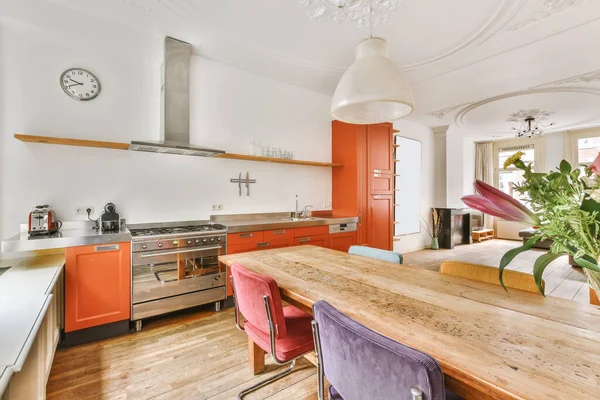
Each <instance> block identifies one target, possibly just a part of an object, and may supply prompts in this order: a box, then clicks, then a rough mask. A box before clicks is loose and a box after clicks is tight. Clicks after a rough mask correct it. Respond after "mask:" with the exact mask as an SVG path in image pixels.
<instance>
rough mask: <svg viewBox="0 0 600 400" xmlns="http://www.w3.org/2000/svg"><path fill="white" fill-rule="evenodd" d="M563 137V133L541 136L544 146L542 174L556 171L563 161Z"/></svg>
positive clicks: (564, 134)
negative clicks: (544, 162)
mask: <svg viewBox="0 0 600 400" xmlns="http://www.w3.org/2000/svg"><path fill="white" fill-rule="evenodd" d="M565 136H566V133H565V132H556V133H549V134H547V135H544V136H543V138H544V142H545V144H546V157H545V158H546V170H545V171H544V172H550V171H552V170H553V169H556V168H557V167H558V166H559V165H560V162H561V161H562V160H563V158H564V149H565Z"/></svg>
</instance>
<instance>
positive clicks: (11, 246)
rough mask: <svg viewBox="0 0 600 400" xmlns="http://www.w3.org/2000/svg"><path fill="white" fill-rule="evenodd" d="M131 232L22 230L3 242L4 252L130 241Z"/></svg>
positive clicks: (85, 229) (123, 230)
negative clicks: (46, 232)
mask: <svg viewBox="0 0 600 400" xmlns="http://www.w3.org/2000/svg"><path fill="white" fill-rule="evenodd" d="M130 240H131V233H130V232H129V230H128V229H127V228H124V229H122V230H120V231H115V232H101V231H100V230H98V229H92V228H83V229H81V228H80V229H61V230H60V231H58V232H56V233H52V234H49V235H39V236H29V234H28V233H27V232H21V233H20V234H18V235H15V236H13V237H11V238H9V239H7V240H4V241H3V242H2V249H1V250H2V251H1V252H2V253H11V252H20V251H35V250H47V249H61V248H65V247H74V246H86V245H91V244H104V243H115V242H129V241H130Z"/></svg>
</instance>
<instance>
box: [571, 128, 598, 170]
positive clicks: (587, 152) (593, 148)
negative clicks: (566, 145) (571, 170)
mask: <svg viewBox="0 0 600 400" xmlns="http://www.w3.org/2000/svg"><path fill="white" fill-rule="evenodd" d="M598 153H600V136H593V137H586V138H579V139H577V164H578V165H579V168H581V169H583V168H585V167H587V166H588V165H590V164H591V163H593V162H594V159H595V158H596V157H597V156H598Z"/></svg>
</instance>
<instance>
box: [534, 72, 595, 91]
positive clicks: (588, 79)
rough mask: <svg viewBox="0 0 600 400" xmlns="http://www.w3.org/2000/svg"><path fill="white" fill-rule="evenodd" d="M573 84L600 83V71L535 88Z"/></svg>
mask: <svg viewBox="0 0 600 400" xmlns="http://www.w3.org/2000/svg"><path fill="white" fill-rule="evenodd" d="M571 83H600V70H598V71H593V72H588V73H585V74H581V75H576V76H572V77H570V78H565V79H560V80H558V81H554V82H550V83H545V84H543V85H539V86H535V87H543V86H560V85H567V84H571Z"/></svg>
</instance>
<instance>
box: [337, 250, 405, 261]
mask: <svg viewBox="0 0 600 400" xmlns="http://www.w3.org/2000/svg"><path fill="white" fill-rule="evenodd" d="M348 253H349V254H354V255H357V256H364V257H369V258H376V259H378V260H383V261H389V262H393V263H396V264H402V260H403V259H402V254H400V253H396V252H395V251H389V250H381V249H374V248H373V247H368V246H350V249H348Z"/></svg>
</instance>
